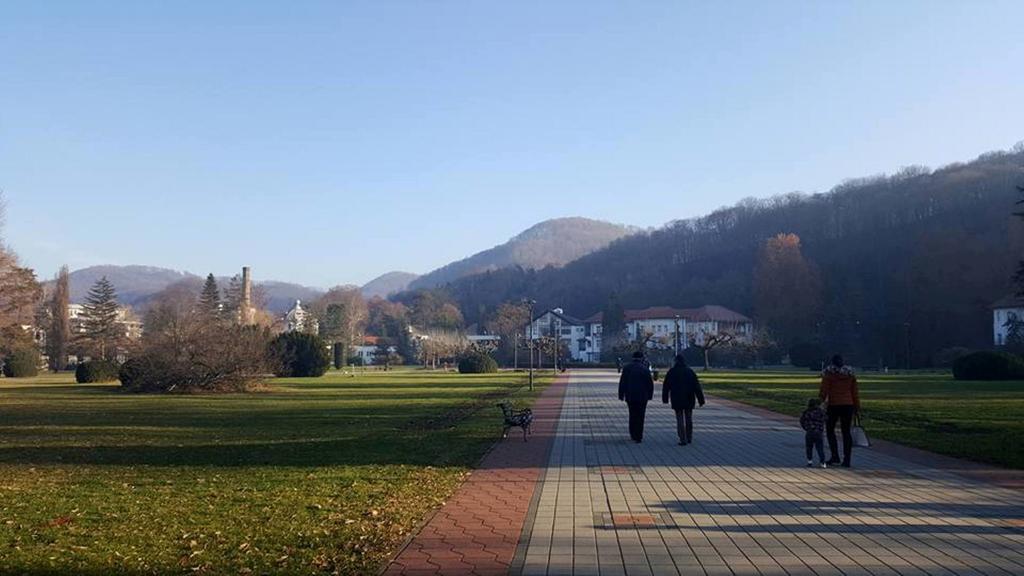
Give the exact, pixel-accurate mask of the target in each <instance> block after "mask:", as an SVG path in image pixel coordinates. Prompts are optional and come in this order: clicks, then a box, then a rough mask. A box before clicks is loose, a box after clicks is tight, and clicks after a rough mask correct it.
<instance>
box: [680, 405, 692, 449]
mask: <svg viewBox="0 0 1024 576" xmlns="http://www.w3.org/2000/svg"><path fill="white" fill-rule="evenodd" d="M676 432H678V434H679V441H680V442H682V443H683V444H689V443H690V442H693V408H681V409H679V410H676Z"/></svg>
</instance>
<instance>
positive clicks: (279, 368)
mask: <svg viewBox="0 0 1024 576" xmlns="http://www.w3.org/2000/svg"><path fill="white" fill-rule="evenodd" d="M270 355H271V358H273V360H274V365H275V368H276V369H275V370H274V374H276V375H278V376H288V377H300V378H315V377H317V376H323V375H324V373H325V372H327V368H329V367H330V365H331V354H330V353H329V352H328V351H327V344H326V343H324V341H323V340H322V339H321V338H320V337H319V336H317V335H315V334H304V333H302V332H285V333H284V334H281V335H279V336H278V337H277V338H274V339H273V340H272V341H271V342H270Z"/></svg>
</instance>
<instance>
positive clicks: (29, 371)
mask: <svg viewBox="0 0 1024 576" xmlns="http://www.w3.org/2000/svg"><path fill="white" fill-rule="evenodd" d="M41 360H42V359H41V358H40V357H39V352H37V351H36V350H35V349H34V348H19V349H17V350H14V351H13V352H11V353H10V354H9V355H8V356H7V358H6V359H5V360H4V376H6V377H8V378H31V377H32V376H36V375H38V374H39V363H40V361H41Z"/></svg>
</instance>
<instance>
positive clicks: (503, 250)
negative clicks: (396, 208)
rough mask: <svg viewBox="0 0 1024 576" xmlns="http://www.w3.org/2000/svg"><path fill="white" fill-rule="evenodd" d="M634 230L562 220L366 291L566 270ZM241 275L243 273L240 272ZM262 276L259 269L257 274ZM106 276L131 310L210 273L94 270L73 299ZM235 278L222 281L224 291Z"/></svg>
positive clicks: (278, 303) (289, 286)
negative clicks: (507, 271) (495, 273)
mask: <svg viewBox="0 0 1024 576" xmlns="http://www.w3.org/2000/svg"><path fill="white" fill-rule="evenodd" d="M632 232H633V229H632V228H629V227H626V226H621V225H619V224H612V223H609V222H603V221H600V220H590V219H587V218H559V219H555V220H547V221H545V222H541V223H540V224H537V225H535V226H532V227H530V228H529V229H527V230H525V231H524V232H522V233H520V234H518V235H517V236H515V237H514V238H512V239H511V240H509V241H508V242H506V243H504V244H502V245H500V246H496V247H494V248H491V249H490V250H484V251H483V252H479V253H477V254H474V255H472V256H470V257H468V258H465V259H463V260H459V261H457V262H453V263H451V264H448V265H447V266H444V267H442V268H439V269H437V270H434V271H433V272H431V273H429V274H427V275H425V276H418V275H416V274H413V273H410V272H399V271H395V272H388V273H386V274H382V275H381V276H378V277H377V278H374V279H373V280H370V281H369V282H367V283H366V284H364V285H363V286H362V287H361V288H360V290H361V291H362V293H363V296H364V297H366V298H373V297H375V296H379V297H387V296H390V295H392V294H396V293H398V292H402V291H404V290H406V289H408V288H414V287H419V286H430V287H433V286H437V285H439V284H444V283H446V282H450V281H452V280H456V279H458V278H461V277H464V276H467V275H470V274H475V273H479V272H484V271H487V270H497V269H500V268H506V267H510V266H518V267H522V268H526V269H530V268H538V269H539V268H544V267H546V266H556V267H557V266H563V265H565V264H567V263H569V262H572V261H573V260H576V259H577V258H579V257H581V256H584V255H586V254H590V253H591V252H594V251H595V250H599V249H601V248H604V247H606V246H608V245H609V244H611V243H612V242H613V241H615V240H617V239H619V238H622V237H624V236H627V235H629V234H630V233H632ZM239 272H241V270H239ZM254 272H255V273H256V278H259V271H258V270H257V271H254ZM103 276H106V277H107V279H108V280H110V281H111V282H112V283H113V284H114V287H115V288H116V289H117V294H118V300H119V301H120V302H121V303H122V304H126V305H130V306H135V307H139V306H143V305H145V304H146V302H148V301H149V299H150V298H152V297H153V296H154V295H155V294H157V293H158V292H160V291H162V290H164V289H165V288H167V287H168V286H170V285H171V284H175V283H178V282H188V283H190V284H193V285H195V286H196V287H199V286H201V285H202V282H203V279H204V278H205V275H202V276H200V275H197V274H194V273H192V272H187V271H179V270H171V269H168V268H160V267H156V266H141V265H130V266H114V265H101V266H90V267H88V268H82V269H79V270H75V271H73V272H71V274H70V284H71V301H72V302H76V303H80V302H82V301H83V300H84V299H85V297H86V295H87V294H88V292H89V288H90V287H92V285H93V284H95V283H96V281H97V280H99V279H100V278H102V277H103ZM229 279H230V277H226V276H225V277H217V283H218V284H219V285H220V286H221V287H222V288H223V287H225V286H227V283H228V280H229ZM256 286H257V287H259V288H260V289H261V292H262V295H263V297H264V298H265V299H266V306H267V308H268V309H269V310H270V311H271V312H274V313H276V314H283V313H284V312H287V311H288V310H289V309H291V307H292V305H293V304H294V303H295V301H296V300H302V301H304V302H307V301H311V300H315V299H317V298H319V297H320V296H321V295H322V294H323V293H324V291H323V290H321V289H319V288H313V287H309V286H303V285H301V284H295V283H291V282H282V281H278V280H256Z"/></svg>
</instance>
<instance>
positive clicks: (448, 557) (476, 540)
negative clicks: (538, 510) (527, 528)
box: [384, 377, 567, 575]
mask: <svg viewBox="0 0 1024 576" xmlns="http://www.w3.org/2000/svg"><path fill="white" fill-rule="evenodd" d="M566 381H567V378H566V377H560V378H558V379H557V380H556V382H555V383H554V384H552V385H550V386H548V387H547V388H546V389H545V390H544V392H542V393H541V396H540V397H539V398H538V399H537V401H536V402H535V403H534V405H533V414H534V423H533V434H532V435H531V436H530V441H529V442H523V440H522V435H521V434H520V433H519V432H520V431H519V429H518V428H516V429H513V431H511V432H510V433H509V437H508V439H507V440H504V441H502V442H500V443H499V444H497V445H496V446H495V447H494V448H493V449H492V450H491V451H490V452H489V453H488V454H487V455H486V456H485V457H484V459H483V461H482V462H481V463H480V466H479V468H478V469H476V470H474V471H473V473H472V474H471V475H470V476H469V478H468V479H467V480H466V482H465V483H463V485H462V486H460V487H459V489H458V490H457V491H456V493H455V494H454V495H453V496H452V498H451V499H449V500H448V502H447V503H446V504H445V505H444V506H443V507H441V509H440V510H438V511H437V512H436V513H435V514H434V515H433V516H432V517H431V518H430V519H429V520H428V521H427V523H426V525H425V526H424V527H423V528H422V529H421V530H420V532H419V533H418V534H417V535H416V536H415V537H414V538H413V539H412V540H411V541H410V542H409V543H408V544H407V545H406V546H405V548H404V549H403V550H402V551H401V552H399V554H398V557H397V558H395V560H394V561H393V562H392V563H391V564H390V565H389V566H388V567H387V568H386V570H385V572H384V573H385V574H387V575H397V574H404V575H420V574H422V575H427V574H453V575H454V574H459V575H461V574H478V575H488V574H494V575H498V574H507V573H508V571H509V566H510V565H511V563H512V559H513V556H514V554H515V552H516V545H517V544H518V542H519V535H520V534H521V533H522V531H523V526H524V524H525V523H526V521H527V513H528V511H529V510H530V504H531V501H532V500H533V497H534V491H535V489H536V488H537V486H538V485H539V482H540V479H541V478H542V475H543V472H544V465H545V463H546V462H547V459H548V454H549V453H550V451H551V446H552V443H553V440H554V437H555V426H556V423H557V422H558V417H559V414H560V412H561V408H562V396H563V394H564V392H565V388H566V386H565V384H566ZM494 419H495V420H494V422H495V426H500V424H501V412H500V411H499V410H498V408H497V407H496V406H495V407H494Z"/></svg>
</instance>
